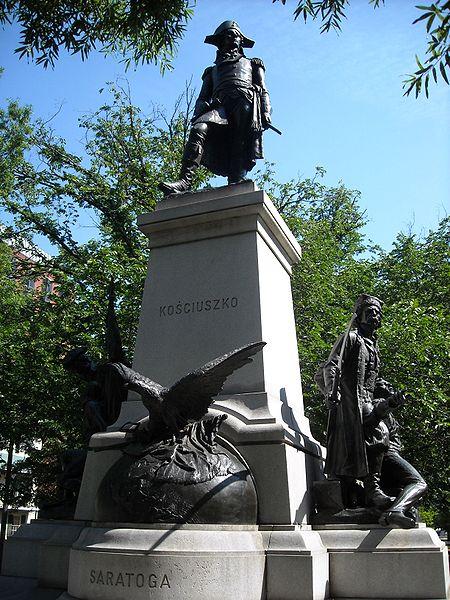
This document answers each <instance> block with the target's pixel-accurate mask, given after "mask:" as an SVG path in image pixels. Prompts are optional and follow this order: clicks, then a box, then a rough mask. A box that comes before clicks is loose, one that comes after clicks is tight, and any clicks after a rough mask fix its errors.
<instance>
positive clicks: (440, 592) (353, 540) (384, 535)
mask: <svg viewBox="0 0 450 600" xmlns="http://www.w3.org/2000/svg"><path fill="white" fill-rule="evenodd" d="M314 529H316V530H317V532H318V533H319V535H320V537H321V540H322V543H323V545H324V546H325V548H326V549H327V550H328V554H329V560H330V597H331V598H333V600H349V599H350V598H351V599H352V600H353V599H354V600H389V599H392V600H394V599H395V600H406V599H408V600H409V599H413V598H415V599H417V600H427V599H433V600H445V599H446V598H448V597H449V589H448V585H449V578H448V551H447V548H446V545H445V543H444V542H442V541H441V540H440V539H439V537H438V535H437V533H436V532H435V531H434V530H433V529H429V528H427V527H425V526H424V525H422V524H421V526H419V527H417V528H416V529H388V528H384V527H380V526H376V525H371V526H367V525H360V526H358V525H348V526H344V525H341V526H340V527H337V526H336V525H328V526H327V525H319V526H315V527H314Z"/></svg>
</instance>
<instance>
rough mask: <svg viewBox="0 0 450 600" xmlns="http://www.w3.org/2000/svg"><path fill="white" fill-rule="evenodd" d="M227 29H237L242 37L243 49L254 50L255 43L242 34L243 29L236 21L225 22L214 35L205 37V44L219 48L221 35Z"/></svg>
mask: <svg viewBox="0 0 450 600" xmlns="http://www.w3.org/2000/svg"><path fill="white" fill-rule="evenodd" d="M227 29H235V30H236V31H238V32H239V33H240V35H241V36H242V47H243V48H253V46H254V45H255V42H254V41H253V40H251V39H250V38H248V37H245V35H244V34H243V33H242V31H241V28H240V27H239V25H238V24H237V23H236V21H224V22H223V23H221V24H220V25H219V27H218V28H217V29H216V30H215V32H214V33H213V34H212V35H207V36H206V37H205V44H212V45H213V46H217V42H218V40H219V38H220V35H221V34H222V33H223V32H224V31H226V30H227Z"/></svg>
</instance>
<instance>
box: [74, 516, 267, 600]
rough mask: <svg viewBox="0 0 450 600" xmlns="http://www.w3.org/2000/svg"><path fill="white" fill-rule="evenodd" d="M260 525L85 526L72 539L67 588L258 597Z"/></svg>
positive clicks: (211, 599) (106, 595)
mask: <svg viewBox="0 0 450 600" xmlns="http://www.w3.org/2000/svg"><path fill="white" fill-rule="evenodd" d="M264 562H265V556H264V546H263V543H262V538H261V535H260V534H259V532H258V531H257V528H253V529H252V528H250V527H234V528H233V527H232V526H222V527H221V528H218V529H212V528H209V529H205V528H201V527H200V526H197V527H194V526H191V527H186V526H179V527H177V526H170V527H169V526H168V527H164V526H162V527H160V528H158V529H152V528H141V529H128V528H121V529H117V528H115V529H111V528H106V527H105V528H99V527H96V528H86V529H85V531H84V532H83V534H82V535H81V536H80V538H79V539H78V541H77V542H76V543H75V544H74V546H73V549H72V554H71V561H70V576H69V586H68V593H69V594H70V595H71V596H73V597H75V598H83V599H88V600H91V599H92V600H93V599H96V600H103V599H104V600H116V599H117V600H126V599H130V600H140V599H141V598H142V599H143V598H145V599H147V598H149V596H150V597H151V598H155V599H157V598H164V599H174V600H175V599H177V600H178V599H182V598H183V599H184V598H186V599H188V598H195V599H196V600H215V599H220V600H227V599H229V600H236V598H245V599H246V600H260V599H261V594H262V587H263V581H264Z"/></svg>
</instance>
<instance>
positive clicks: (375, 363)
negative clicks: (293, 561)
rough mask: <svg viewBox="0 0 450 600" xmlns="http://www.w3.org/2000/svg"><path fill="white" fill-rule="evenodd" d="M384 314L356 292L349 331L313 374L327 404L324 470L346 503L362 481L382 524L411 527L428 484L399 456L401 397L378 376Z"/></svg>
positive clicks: (372, 299) (368, 503) (354, 502)
mask: <svg viewBox="0 0 450 600" xmlns="http://www.w3.org/2000/svg"><path fill="white" fill-rule="evenodd" d="M381 319H382V302H381V300H379V299H378V298H376V297H375V296H370V295H369V294H362V295H361V296H359V297H358V299H357V301H356V304H355V308H354V314H353V316H352V319H351V321H350V323H349V327H348V329H347V331H346V333H345V334H344V335H342V336H341V337H339V338H338V340H337V341H336V343H335V345H334V346H333V349H332V351H331V353H330V356H329V357H328V360H327V361H326V362H325V364H324V365H322V367H321V368H320V369H319V371H318V373H317V376H316V382H317V383H318V385H319V387H320V388H321V389H322V391H323V393H324V395H325V401H326V404H327V406H328V409H329V420H328V432H327V460H326V463H325V472H326V473H327V475H328V478H329V479H338V480H340V482H341V488H342V490H343V492H344V498H343V500H344V507H355V506H357V504H358V498H357V495H355V490H357V486H355V481H356V480H360V481H362V482H363V485H364V496H363V498H364V504H365V506H366V508H368V509H371V510H372V512H373V514H376V515H377V516H378V518H379V521H380V523H381V524H383V525H386V526H390V525H393V526H398V527H404V528H409V527H414V526H415V523H416V518H417V514H416V511H415V506H416V504H417V503H418V502H419V500H420V499H421V498H422V496H423V495H424V493H425V491H426V484H425V481H424V480H423V478H422V477H421V475H420V474H419V473H418V472H417V471H416V469H414V467H412V465H410V464H409V463H408V462H407V461H406V460H405V459H404V458H403V457H402V456H401V455H400V451H401V442H400V437H399V433H398V428H399V427H398V423H397V421H396V419H395V418H394V416H393V414H392V411H393V410H395V409H396V408H398V407H400V406H402V405H403V404H404V402H405V400H406V397H405V395H404V394H403V393H402V392H400V391H396V390H395V389H394V388H393V387H392V386H391V385H390V384H389V383H388V382H386V381H384V380H382V379H380V378H379V377H378V372H379V367H380V358H379V351H378V344H377V333H376V332H377V330H378V329H379V327H380V326H381Z"/></svg>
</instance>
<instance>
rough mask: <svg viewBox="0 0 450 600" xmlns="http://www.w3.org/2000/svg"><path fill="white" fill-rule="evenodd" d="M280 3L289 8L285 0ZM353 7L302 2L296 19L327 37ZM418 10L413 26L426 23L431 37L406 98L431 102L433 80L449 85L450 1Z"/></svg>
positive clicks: (332, 0) (375, 0)
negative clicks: (316, 26) (421, 97)
mask: <svg viewBox="0 0 450 600" xmlns="http://www.w3.org/2000/svg"><path fill="white" fill-rule="evenodd" d="M278 1H280V2H281V3H282V4H286V0H272V2H278ZM384 3H385V1H384V0H369V4H372V5H373V7H374V8H378V7H379V6H381V5H382V4H384ZM349 4H350V0H299V1H298V4H297V8H296V9H295V10H294V19H298V18H299V17H301V18H303V20H304V21H305V23H306V22H307V21H308V19H312V20H313V21H315V20H316V19H319V21H320V22H321V25H320V32H321V33H328V32H329V31H330V30H331V29H334V30H335V31H341V24H342V20H343V19H345V18H347V17H346V14H345V10H346V8H347V6H348V5H349ZM416 8H417V9H418V10H420V11H422V14H421V15H420V17H418V18H417V19H416V20H415V21H413V24H414V25H415V24H416V23H419V22H420V21H425V22H426V31H427V35H428V47H427V51H426V59H425V60H423V61H421V60H420V59H419V57H418V56H417V55H416V62H417V66H418V67H419V68H418V69H417V70H416V71H415V72H414V73H413V74H411V75H408V76H407V79H406V80H405V81H404V82H403V88H404V89H405V94H404V95H405V96H408V95H409V94H410V93H411V92H413V91H414V93H415V95H416V98H417V96H418V95H419V94H420V92H421V91H422V90H424V91H425V95H426V97H427V98H428V94H429V83H430V79H431V77H432V78H433V79H434V82H435V83H437V82H438V79H439V78H442V79H443V80H444V81H445V83H447V84H448V83H449V72H450V41H449V33H450V1H449V0H446V1H444V0H437V1H436V2H433V4H429V5H418V6H416Z"/></svg>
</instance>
